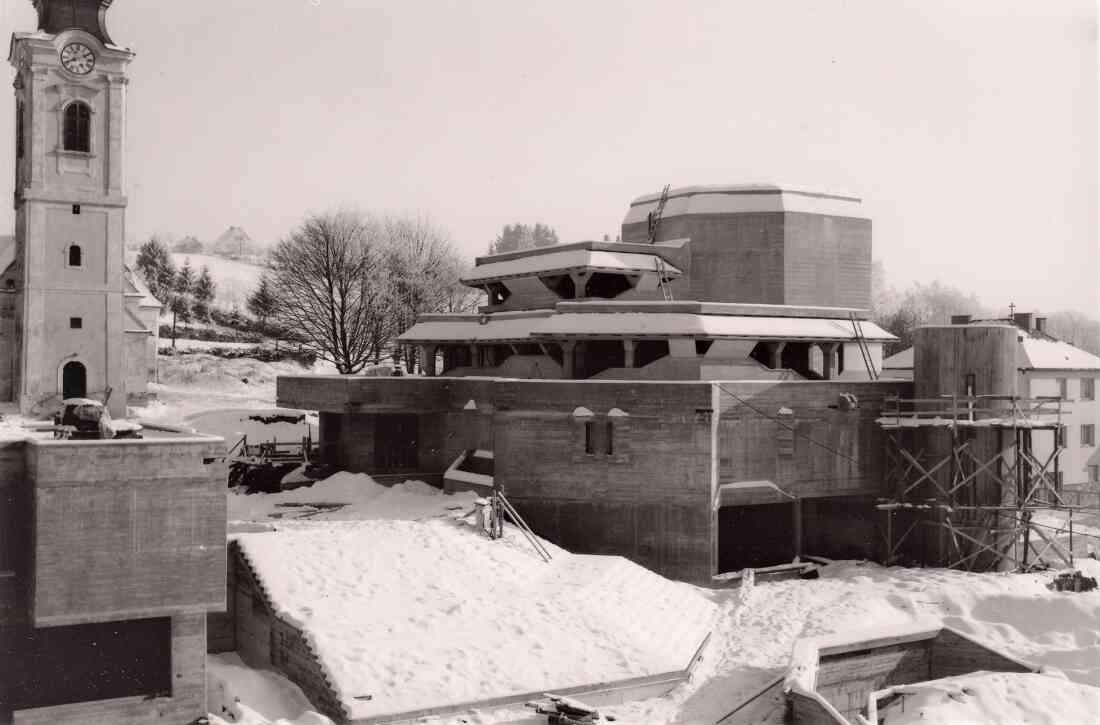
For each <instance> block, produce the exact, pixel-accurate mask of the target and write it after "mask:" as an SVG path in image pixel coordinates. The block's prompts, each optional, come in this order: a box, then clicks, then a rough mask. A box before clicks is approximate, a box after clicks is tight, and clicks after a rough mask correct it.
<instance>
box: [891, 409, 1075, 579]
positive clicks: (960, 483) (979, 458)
mask: <svg viewBox="0 0 1100 725" xmlns="http://www.w3.org/2000/svg"><path fill="white" fill-rule="evenodd" d="M877 423H878V425H879V426H880V427H881V428H882V429H883V430H884V432H885V433H886V436H885V437H886V439H887V442H886V447H887V448H886V465H887V471H886V491H887V492H888V493H887V497H885V498H883V499H881V500H880V501H879V503H878V509H879V510H881V511H883V512H884V513H885V518H886V521H885V526H884V528H883V534H884V538H885V546H886V557H885V559H886V562H887V563H888V564H894V563H905V564H920V565H931V566H946V567H949V568H953V569H966V570H970V571H974V570H988V569H1000V570H1017V571H1028V570H1033V569H1040V568H1047V567H1050V566H1052V565H1056V566H1072V563H1073V554H1072V546H1073V544H1072V537H1073V533H1072V531H1073V529H1072V526H1073V511H1074V510H1075V509H1076V508H1080V507H1075V506H1070V505H1068V504H1067V503H1066V502H1065V500H1063V497H1062V495H1061V491H1060V489H1061V477H1060V476H1059V472H1058V458H1059V454H1060V452H1061V451H1062V449H1063V442H1064V441H1063V435H1062V430H1063V429H1062V401H1061V399H1060V398H1019V397H1015V396H996V395H967V396H962V395H949V396H943V397H940V398H932V399H901V398H897V397H894V398H888V399H887V400H886V401H885V406H884V409H883V411H882V416H881V417H880V418H878V420H877ZM1039 436H1049V445H1047V446H1044V447H1043V448H1040V449H1037V446H1036V443H1037V442H1039V439H1038V437H1039ZM1046 450H1049V453H1045V451H1046ZM1067 513H1068V516H1065V518H1066V521H1067V522H1068V533H1069V544H1068V546H1067V544H1066V543H1065V541H1064V539H1065V534H1066V526H1065V524H1064V523H1060V521H1061V518H1062V517H1063V515H1065V514H1067ZM1052 522H1054V523H1053V524H1052Z"/></svg>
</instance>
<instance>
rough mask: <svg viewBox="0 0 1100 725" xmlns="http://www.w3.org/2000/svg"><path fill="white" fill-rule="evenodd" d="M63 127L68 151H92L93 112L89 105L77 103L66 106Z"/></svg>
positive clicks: (65, 145) (64, 142)
mask: <svg viewBox="0 0 1100 725" xmlns="http://www.w3.org/2000/svg"><path fill="white" fill-rule="evenodd" d="M63 126H64V132H63V134H62V136H63V137H64V138H63V144H64V149H65V150H66V151H85V152H88V151H91V150H92V133H91V131H92V110H91V109H90V108H88V104H86V103H81V102H80V101H75V102H73V103H70V104H69V105H68V106H66V108H65V119H64V123H63Z"/></svg>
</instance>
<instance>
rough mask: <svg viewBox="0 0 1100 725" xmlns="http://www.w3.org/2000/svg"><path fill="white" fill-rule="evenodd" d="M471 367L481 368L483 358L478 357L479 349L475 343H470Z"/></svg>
mask: <svg viewBox="0 0 1100 725" xmlns="http://www.w3.org/2000/svg"><path fill="white" fill-rule="evenodd" d="M470 367H472V368H479V367H481V358H480V356H479V355H478V347H477V345H475V344H474V343H472V342H471V343H470Z"/></svg>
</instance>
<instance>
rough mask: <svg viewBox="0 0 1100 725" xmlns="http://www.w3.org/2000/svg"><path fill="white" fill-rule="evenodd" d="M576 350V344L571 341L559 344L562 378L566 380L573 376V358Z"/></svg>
mask: <svg viewBox="0 0 1100 725" xmlns="http://www.w3.org/2000/svg"><path fill="white" fill-rule="evenodd" d="M576 350H577V343H576V342H575V341H573V340H567V341H566V342H563V343H562V344H561V368H562V377H564V378H565V379H566V380H570V379H572V378H573V376H574V375H573V374H574V370H575V365H574V359H573V358H574V354H575V353H576Z"/></svg>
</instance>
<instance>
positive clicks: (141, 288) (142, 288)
mask: <svg viewBox="0 0 1100 725" xmlns="http://www.w3.org/2000/svg"><path fill="white" fill-rule="evenodd" d="M122 269H123V277H125V278H126V282H127V283H128V284H129V285H130V286H131V287H133V288H134V294H139V295H141V301H140V302H138V307H163V306H164V305H162V304H161V303H160V300H158V299H157V298H156V297H154V296H153V293H152V292H150V291H149V287H148V285H146V284H145V280H143V279H142V278H141V275H140V274H137V273H136V272H134V270H132V269H130V265H128V264H127V265H123V266H122Z"/></svg>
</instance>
